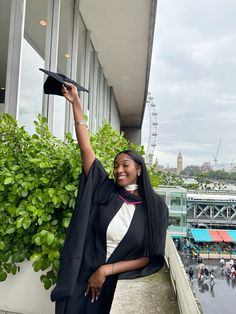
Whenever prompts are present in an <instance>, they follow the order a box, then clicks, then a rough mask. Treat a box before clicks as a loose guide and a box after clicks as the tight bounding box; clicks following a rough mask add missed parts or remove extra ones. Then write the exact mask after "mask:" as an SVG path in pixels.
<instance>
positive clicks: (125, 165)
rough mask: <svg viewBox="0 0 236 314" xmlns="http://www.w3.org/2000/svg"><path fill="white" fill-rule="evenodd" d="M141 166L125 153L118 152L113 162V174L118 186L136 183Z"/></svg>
mask: <svg viewBox="0 0 236 314" xmlns="http://www.w3.org/2000/svg"><path fill="white" fill-rule="evenodd" d="M138 173H139V174H140V173H141V167H140V166H139V165H138V164H137V163H136V162H135V161H134V160H133V159H132V158H131V157H130V156H129V155H127V154H120V155H118V156H117V157H116V159H115V162H114V176H115V179H116V182H117V184H118V185H119V186H126V185H128V184H136V183H137V180H138Z"/></svg>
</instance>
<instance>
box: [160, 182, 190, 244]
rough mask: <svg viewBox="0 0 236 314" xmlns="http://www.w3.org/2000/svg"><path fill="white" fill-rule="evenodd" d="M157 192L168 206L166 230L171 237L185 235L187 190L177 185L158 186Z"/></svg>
mask: <svg viewBox="0 0 236 314" xmlns="http://www.w3.org/2000/svg"><path fill="white" fill-rule="evenodd" d="M157 193H158V194H159V195H160V196H161V197H162V198H163V199H164V200H165V202H166V204H167V206H168V208H169V227H168V230H169V232H170V234H171V236H172V237H174V238H176V237H177V238H178V237H185V236H186V223H187V205H186V199H187V190H186V189H184V188H182V187H179V186H167V185H165V186H159V187H158V189H157Z"/></svg>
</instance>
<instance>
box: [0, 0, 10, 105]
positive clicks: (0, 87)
mask: <svg viewBox="0 0 236 314" xmlns="http://www.w3.org/2000/svg"><path fill="white" fill-rule="evenodd" d="M0 8H1V10H0V30H1V32H0V42H1V45H0V103H4V102H5V88H6V74H7V55H8V40H9V28H10V16H11V1H9V0H0ZM0 111H1V110H0Z"/></svg>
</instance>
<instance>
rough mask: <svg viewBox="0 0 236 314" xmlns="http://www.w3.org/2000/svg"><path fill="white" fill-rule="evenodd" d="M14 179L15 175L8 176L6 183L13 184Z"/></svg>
mask: <svg viewBox="0 0 236 314" xmlns="http://www.w3.org/2000/svg"><path fill="white" fill-rule="evenodd" d="M13 181H14V178H13V177H7V178H6V179H5V180H4V182H3V183H4V184H5V185H8V184H11V183H12V182H13Z"/></svg>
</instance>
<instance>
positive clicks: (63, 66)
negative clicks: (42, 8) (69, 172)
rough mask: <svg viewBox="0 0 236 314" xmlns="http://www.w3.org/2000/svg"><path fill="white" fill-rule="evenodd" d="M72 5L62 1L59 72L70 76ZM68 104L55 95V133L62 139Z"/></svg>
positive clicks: (70, 2) (65, 0)
mask: <svg viewBox="0 0 236 314" xmlns="http://www.w3.org/2000/svg"><path fill="white" fill-rule="evenodd" d="M72 6H73V2H72V1H67V0H62V1H61V8H60V25H59V46H58V62H57V72H58V73H62V74H64V75H66V76H68V77H71V47H72V30H73V27H72V24H73V7H72ZM66 105H69V104H68V103H66V101H65V99H64V97H62V96H55V106H54V121H53V134H54V135H55V136H57V137H58V138H60V139H62V140H63V139H64V136H65V118H66V117H65V115H66V107H65V106H66Z"/></svg>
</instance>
